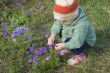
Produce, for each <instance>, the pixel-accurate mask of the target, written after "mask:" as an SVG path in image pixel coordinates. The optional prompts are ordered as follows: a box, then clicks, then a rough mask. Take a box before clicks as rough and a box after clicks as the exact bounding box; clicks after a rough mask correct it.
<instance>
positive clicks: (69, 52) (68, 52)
mask: <svg viewBox="0 0 110 73" xmlns="http://www.w3.org/2000/svg"><path fill="white" fill-rule="evenodd" d="M69 54H71V51H70V50H67V49H65V50H62V51H60V55H69Z"/></svg>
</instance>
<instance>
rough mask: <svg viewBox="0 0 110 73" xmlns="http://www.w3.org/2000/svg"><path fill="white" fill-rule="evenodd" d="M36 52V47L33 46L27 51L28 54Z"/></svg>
mask: <svg viewBox="0 0 110 73" xmlns="http://www.w3.org/2000/svg"><path fill="white" fill-rule="evenodd" d="M33 52H34V48H33V47H30V48H29V49H28V51H26V55H29V54H31V53H33Z"/></svg>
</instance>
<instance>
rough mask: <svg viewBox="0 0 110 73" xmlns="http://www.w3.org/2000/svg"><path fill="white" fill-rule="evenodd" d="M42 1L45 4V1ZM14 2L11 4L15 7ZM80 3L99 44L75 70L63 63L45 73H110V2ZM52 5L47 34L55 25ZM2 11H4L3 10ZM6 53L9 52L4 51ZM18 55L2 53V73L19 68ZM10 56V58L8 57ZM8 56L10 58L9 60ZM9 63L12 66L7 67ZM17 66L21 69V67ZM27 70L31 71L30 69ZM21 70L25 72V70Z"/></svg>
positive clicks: (91, 0) (99, 0) (42, 22)
mask: <svg viewBox="0 0 110 73" xmlns="http://www.w3.org/2000/svg"><path fill="white" fill-rule="evenodd" d="M2 1H3V0H2ZM24 1H25V0H24ZM41 1H42V2H43V0H41ZM14 2H15V1H14ZM14 2H13V3H10V4H13V5H15V4H14ZM52 2H53V1H51V5H52V4H53V3H52ZM78 2H79V5H80V6H82V7H83V8H84V9H85V10H86V12H87V16H88V18H89V20H90V21H91V23H92V24H93V26H94V28H95V30H96V34H97V43H96V45H95V46H94V49H90V50H87V51H86V53H87V55H88V57H87V59H86V60H85V61H84V62H83V63H81V64H80V65H77V66H76V67H75V68H73V67H70V66H68V65H67V64H66V63H62V65H61V66H60V67H58V68H56V69H55V70H50V71H48V72H45V73H110V0H78ZM24 4H25V2H24ZM30 4H31V5H27V6H28V7H29V8H31V9H32V7H33V4H34V2H32V3H30ZM25 5H26V4H25ZM51 5H50V4H49V6H47V7H49V8H48V10H50V11H48V12H49V13H46V16H47V17H49V18H50V19H49V21H48V22H46V25H47V26H48V27H49V29H48V31H47V32H49V30H50V27H51V25H52V23H53V19H51V18H52V7H51ZM8 6H9V7H10V8H11V7H13V6H11V5H8ZM2 7H3V5H2ZM0 9H1V10H2V9H3V8H0ZM4 10H7V8H4ZM21 16H22V15H21ZM39 20H40V21H39ZM33 21H34V24H35V23H37V21H36V20H33ZM38 22H39V23H38V24H44V23H45V21H43V20H41V19H38ZM32 27H33V26H32ZM36 27H37V29H36ZM38 29H39V27H38V26H37V25H35V27H34V30H38ZM10 30H11V29H10ZM7 45H9V44H7ZM2 46H4V45H2ZM5 48H7V47H5ZM11 48H12V47H11ZM4 51H7V50H5V49H4ZM12 53H13V54H12ZM16 53H17V50H10V51H8V52H4V53H2V55H1V56H0V73H3V70H4V73H9V72H8V70H9V68H12V69H17V67H16V68H14V67H15V66H16V62H19V61H18V60H17V59H16V56H14V55H15V54H16ZM9 54H10V56H8V55H9ZM7 56H8V57H9V58H7ZM11 57H13V58H11ZM17 57H18V55H17ZM2 58H7V59H5V61H2ZM12 59H15V60H12ZM65 61H66V60H65ZM8 63H9V64H10V65H12V66H9V65H7V64H8ZM23 64H24V63H23ZM13 65H14V66H13ZM20 65H22V64H20ZM17 66H18V67H19V65H17ZM24 66H25V65H24ZM26 69H28V70H30V69H29V68H26ZM21 70H23V68H22V69H21ZM12 72H13V70H12ZM21 73H23V71H21ZM24 73H25V72H24ZM28 73H32V71H28Z"/></svg>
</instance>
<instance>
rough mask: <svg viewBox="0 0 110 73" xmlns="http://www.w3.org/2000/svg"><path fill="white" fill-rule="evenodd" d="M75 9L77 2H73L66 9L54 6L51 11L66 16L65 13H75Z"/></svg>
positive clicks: (75, 0)
mask: <svg viewBox="0 0 110 73" xmlns="http://www.w3.org/2000/svg"><path fill="white" fill-rule="evenodd" d="M77 7H78V3H77V0H74V2H73V3H72V5H70V6H67V7H64V6H60V5H57V4H55V5H54V8H53V11H55V12H58V13H61V14H67V13H71V12H73V11H75V10H76V9H77Z"/></svg>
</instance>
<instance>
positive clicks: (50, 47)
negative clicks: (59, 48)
mask: <svg viewBox="0 0 110 73" xmlns="http://www.w3.org/2000/svg"><path fill="white" fill-rule="evenodd" d="M54 46H55V45H47V48H48V49H52V48H54Z"/></svg>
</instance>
